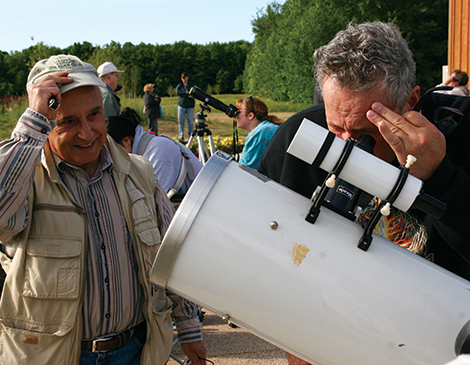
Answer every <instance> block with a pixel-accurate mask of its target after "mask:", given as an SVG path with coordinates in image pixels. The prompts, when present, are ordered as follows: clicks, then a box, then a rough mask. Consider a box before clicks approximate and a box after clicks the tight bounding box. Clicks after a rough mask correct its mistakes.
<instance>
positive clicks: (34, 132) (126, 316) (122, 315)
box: [0, 109, 202, 343]
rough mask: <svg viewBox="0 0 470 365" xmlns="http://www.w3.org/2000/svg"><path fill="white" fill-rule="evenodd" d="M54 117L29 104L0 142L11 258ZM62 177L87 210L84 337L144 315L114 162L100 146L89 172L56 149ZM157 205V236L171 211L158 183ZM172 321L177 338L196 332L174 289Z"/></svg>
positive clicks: (2, 215)
mask: <svg viewBox="0 0 470 365" xmlns="http://www.w3.org/2000/svg"><path fill="white" fill-rule="evenodd" d="M54 125H55V124H54V122H53V121H48V120H47V119H46V118H44V116H42V115H41V114H38V113H36V112H34V111H32V110H30V109H27V110H26V112H25V113H24V114H23V115H22V116H21V118H20V120H19V121H18V124H17V126H16V128H15V130H14V131H13V133H12V138H11V139H9V140H7V141H2V142H0V241H1V242H2V243H4V244H5V246H4V250H5V251H6V253H7V254H8V255H9V256H10V257H13V255H14V253H15V250H16V247H15V246H8V240H9V239H10V238H11V237H13V236H14V235H16V234H17V233H19V232H21V231H22V230H23V229H24V228H25V227H26V224H27V222H28V219H29V217H28V213H27V208H28V207H27V204H28V203H27V196H28V192H29V190H30V189H31V186H32V183H33V181H34V171H35V166H36V165H38V164H39V161H40V158H41V151H42V147H43V146H44V144H45V143H46V140H47V137H48V134H49V132H50V131H51V130H52V128H53V127H54ZM54 161H55V163H56V166H57V168H58V171H59V174H60V177H61V179H62V182H63V183H64V185H65V186H66V187H67V189H68V190H69V191H70V192H71V194H72V195H73V197H74V198H75V199H76V202H77V203H78V204H79V205H80V206H81V207H82V208H83V209H84V210H85V211H86V212H87V224H88V236H89V250H88V257H87V279H86V287H85V292H84V305H83V309H82V310H83V318H84V323H83V327H84V332H83V338H84V339H91V338H96V337H100V336H103V335H108V334H111V333H118V332H121V331H123V330H125V329H127V328H130V327H133V326H135V325H137V324H139V323H140V322H142V321H143V320H144V317H143V314H142V303H143V291H142V288H141V285H140V284H139V281H138V277H137V267H136V260H135V256H134V252H133V245H132V238H131V236H130V234H129V230H128V227H127V224H126V221H125V219H124V214H123V212H122V207H121V204H120V199H119V197H118V194H117V191H116V186H115V183H114V179H113V161H112V158H111V155H110V153H109V151H108V150H107V148H106V147H104V148H103V149H102V151H101V155H100V165H99V167H98V169H97V170H96V172H95V174H94V176H93V177H91V178H89V177H88V175H87V174H86V173H85V172H84V171H83V170H82V169H80V168H78V167H75V166H72V165H70V164H68V163H66V162H65V161H62V160H61V159H60V158H59V157H57V156H55V155H54ZM154 195H155V204H156V209H157V215H158V219H159V228H160V232H161V235H162V236H163V235H164V233H165V232H166V230H167V228H168V225H169V223H170V221H171V218H172V216H173V208H172V205H171V202H170V201H169V200H168V199H167V198H166V195H165V194H164V192H163V188H162V187H161V185H160V184H159V183H158V181H156V188H155V194H154ZM171 299H172V300H173V301H174V303H175V305H174V307H175V309H174V310H173V319H174V321H175V323H176V326H177V329H178V338H179V340H180V342H181V343H184V342H191V341H197V340H200V339H201V338H202V330H201V327H200V325H199V320H198V318H197V313H198V308H197V306H196V305H195V304H193V303H191V302H189V301H186V300H184V299H182V298H180V297H178V296H176V295H171Z"/></svg>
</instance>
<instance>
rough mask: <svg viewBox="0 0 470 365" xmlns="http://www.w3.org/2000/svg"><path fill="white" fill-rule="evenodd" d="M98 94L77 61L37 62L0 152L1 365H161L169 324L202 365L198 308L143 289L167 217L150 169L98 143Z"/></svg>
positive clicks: (108, 142) (96, 83)
mask: <svg viewBox="0 0 470 365" xmlns="http://www.w3.org/2000/svg"><path fill="white" fill-rule="evenodd" d="M104 87H105V85H104V84H103V82H102V81H101V80H100V79H99V78H98V74H97V72H96V70H95V68H94V67H93V66H92V65H90V64H88V63H85V62H82V61H81V60H80V59H78V58H77V57H75V56H70V55H59V56H52V57H50V58H49V59H47V60H42V61H39V62H38V63H37V64H36V65H35V66H34V67H33V69H32V70H31V72H30V74H29V77H28V83H27V88H28V97H29V108H28V109H26V111H25V112H24V113H23V115H22V116H21V117H20V119H19V121H18V124H17V126H16V127H15V129H14V131H13V132H12V136H11V139H9V140H5V141H2V142H0V166H2V168H1V169H0V181H2V183H1V184H0V259H1V263H2V266H3V268H4V269H5V271H6V272H7V278H6V280H5V285H4V289H3V293H2V297H1V301H0V323H1V325H0V348H1V351H0V363H1V364H26V365H28V364H33V365H36V364H103V363H113V364H115V363H117V362H119V363H120V364H157V365H163V364H165V363H166V362H167V360H168V358H169V355H170V352H171V348H172V342H173V322H174V323H175V325H176V328H177V330H178V340H179V342H180V344H181V347H182V349H183V351H184V352H185V353H186V355H187V356H188V357H189V359H190V360H191V362H192V363H193V364H195V365H202V364H203V363H204V361H203V360H201V358H202V359H203V358H205V356H206V353H207V350H206V348H205V346H204V344H203V342H202V329H201V325H200V321H199V317H198V308H197V306H196V305H195V304H193V303H191V302H188V301H187V300H184V299H182V298H181V297H179V296H176V295H173V294H170V293H166V292H165V291H164V290H161V289H159V288H156V287H155V286H153V285H152V284H151V283H150V272H151V267H152V263H153V261H154V258H155V256H156V254H157V251H158V248H159V246H160V242H161V237H163V235H164V234H165V232H166V230H167V228H168V225H169V223H170V221H171V219H172V217H173V214H174V209H173V206H172V204H171V202H170V201H169V200H168V198H167V196H166V194H165V192H164V191H163V188H162V187H161V185H160V183H158V181H157V180H156V179H155V176H154V173H153V169H152V165H151V163H150V162H149V161H148V160H147V159H144V158H143V157H140V156H134V155H129V154H128V153H127V152H126V151H125V150H124V149H123V148H121V147H120V146H118V145H117V144H116V143H115V142H114V141H113V139H112V138H110V137H108V136H107V130H106V123H105V118H104V112H103V103H102V101H101V96H100V88H104ZM171 318H173V321H172V319H171ZM116 360H119V361H116Z"/></svg>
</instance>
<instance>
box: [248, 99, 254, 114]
mask: <svg viewBox="0 0 470 365" xmlns="http://www.w3.org/2000/svg"><path fill="white" fill-rule="evenodd" d="M248 100H249V101H250V102H251V112H253V113H254V112H255V103H253V97H252V96H251V95H250V96H249V97H248ZM248 113H250V112H248Z"/></svg>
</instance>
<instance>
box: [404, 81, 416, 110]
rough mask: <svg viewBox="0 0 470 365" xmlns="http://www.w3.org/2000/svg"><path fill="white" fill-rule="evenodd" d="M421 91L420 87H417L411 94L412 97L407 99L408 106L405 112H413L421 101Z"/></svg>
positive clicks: (406, 105) (409, 96)
mask: <svg viewBox="0 0 470 365" xmlns="http://www.w3.org/2000/svg"><path fill="white" fill-rule="evenodd" d="M419 91H420V87H419V86H418V85H416V86H415V87H414V88H413V89H412V90H411V92H410V95H408V97H407V98H406V104H405V110H404V111H406V112H407V111H410V110H413V109H414V107H415V106H416V104H417V103H418V101H419Z"/></svg>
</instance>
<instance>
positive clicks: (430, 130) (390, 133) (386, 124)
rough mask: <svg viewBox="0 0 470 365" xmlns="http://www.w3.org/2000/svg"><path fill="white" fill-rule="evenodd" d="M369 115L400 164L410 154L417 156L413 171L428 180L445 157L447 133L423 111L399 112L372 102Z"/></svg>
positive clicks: (413, 173)
mask: <svg viewBox="0 0 470 365" xmlns="http://www.w3.org/2000/svg"><path fill="white" fill-rule="evenodd" d="M366 116H367V118H368V119H369V120H370V122H371V123H373V124H374V125H376V126H377V128H378V130H379V132H380V134H381V135H382V137H383V139H384V140H385V141H386V142H387V143H388V145H389V146H390V147H391V148H392V150H393V152H394V153H395V156H396V157H397V159H398V161H399V163H400V164H401V165H404V164H405V163H406V158H407V156H408V155H413V156H414V157H416V159H417V163H415V164H413V166H412V168H411V174H412V175H414V176H416V177H417V178H420V179H422V180H425V179H427V178H428V177H429V176H431V174H432V173H433V172H434V170H435V169H436V168H437V167H438V166H439V164H440V162H441V161H442V160H443V158H444V156H445V153H446V152H445V151H446V149H445V144H446V143H445V138H444V135H443V134H442V133H441V132H439V130H438V129H437V128H436V127H435V126H434V125H433V124H432V123H431V122H429V121H428V120H427V119H426V117H424V116H423V115H422V114H420V113H418V112H415V111H408V112H406V113H404V114H403V115H399V114H397V113H395V112H393V111H392V110H390V109H388V108H386V107H385V106H383V105H382V104H380V103H373V104H372V106H371V110H369V111H368V112H367V113H366Z"/></svg>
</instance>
